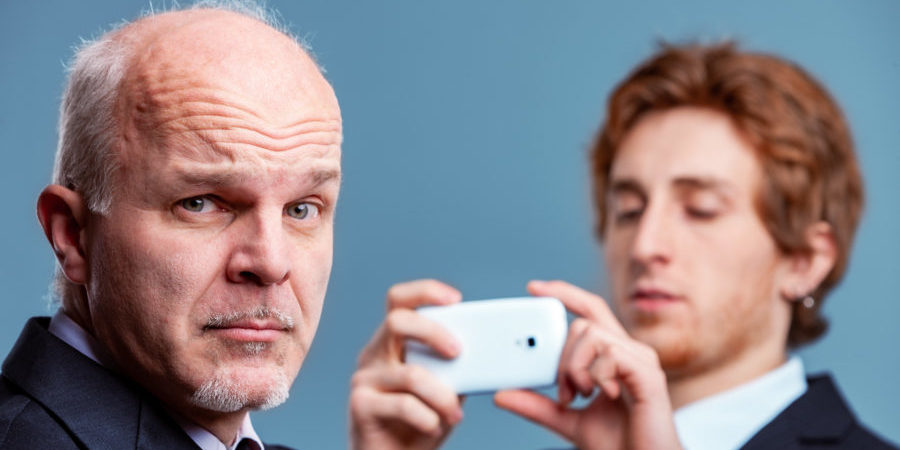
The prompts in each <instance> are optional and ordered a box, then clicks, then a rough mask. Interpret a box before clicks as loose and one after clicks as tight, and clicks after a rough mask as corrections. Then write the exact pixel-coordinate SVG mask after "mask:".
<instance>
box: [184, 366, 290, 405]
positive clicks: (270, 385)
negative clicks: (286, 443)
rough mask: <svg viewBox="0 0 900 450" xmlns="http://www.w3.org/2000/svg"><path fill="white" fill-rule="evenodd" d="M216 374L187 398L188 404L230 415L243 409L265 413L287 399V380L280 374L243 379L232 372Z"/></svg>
mask: <svg viewBox="0 0 900 450" xmlns="http://www.w3.org/2000/svg"><path fill="white" fill-rule="evenodd" d="M222 372H224V373H221V372H217V373H216V374H215V376H214V377H213V378H211V379H209V380H207V381H206V382H204V383H203V384H202V385H201V386H200V387H199V388H198V389H197V390H196V391H194V394H193V395H192V396H191V403H192V404H193V405H194V406H197V407H199V408H202V409H205V410H209V411H215V412H221V413H233V412H238V411H241V410H245V409H251V410H266V409H271V408H274V407H276V406H278V405H280V404H282V403H284V402H285V401H286V400H287V399H288V396H289V395H290V389H291V377H288V376H287V374H285V373H284V371H282V370H277V371H273V372H272V373H271V374H269V375H268V377H263V378H260V377H255V376H254V377H253V378H252V379H249V380H248V379H247V378H249V377H247V374H246V373H244V374H241V373H235V372H234V371H222Z"/></svg>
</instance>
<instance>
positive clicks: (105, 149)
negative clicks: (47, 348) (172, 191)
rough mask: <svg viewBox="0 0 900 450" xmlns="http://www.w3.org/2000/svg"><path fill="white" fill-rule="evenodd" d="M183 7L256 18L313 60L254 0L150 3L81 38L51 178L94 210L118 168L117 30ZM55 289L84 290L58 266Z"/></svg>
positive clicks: (105, 206)
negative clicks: (161, 6) (135, 13)
mask: <svg viewBox="0 0 900 450" xmlns="http://www.w3.org/2000/svg"><path fill="white" fill-rule="evenodd" d="M184 9H218V10H224V11H231V12H235V13H238V14H242V15H245V16H248V17H250V18H253V19H256V20H258V21H260V22H263V23H265V24H266V25H268V26H270V27H272V28H273V29H275V30H277V31H279V32H281V33H282V34H284V35H286V36H288V37H290V38H291V39H293V40H294V42H296V43H297V44H298V45H299V46H300V47H301V48H303V49H304V50H306V52H307V53H308V54H309V55H310V57H312V58H313V60H314V61H315V58H314V57H313V56H312V52H311V51H310V47H309V46H308V45H307V44H306V42H304V41H303V40H301V39H299V38H297V37H296V36H295V35H293V34H292V33H290V32H289V31H288V30H287V28H286V27H285V26H284V25H282V23H281V20H280V16H279V14H278V13H277V12H275V11H273V10H270V9H268V8H266V7H265V6H264V5H263V4H262V3H260V2H257V1H255V0H199V1H197V2H195V3H193V4H191V5H190V6H187V7H184V8H182V7H179V6H177V5H175V6H173V7H171V8H165V9H156V8H154V7H153V6H152V4H151V6H150V7H149V9H148V10H146V11H145V12H144V13H143V14H141V16H140V17H138V18H137V19H135V20H134V21H124V22H122V23H119V24H117V25H115V26H114V27H113V28H112V29H110V30H108V31H106V32H105V33H103V34H102V35H100V36H99V37H97V38H96V39H92V40H85V41H83V42H82V43H81V45H80V46H78V48H77V49H76V50H75V54H74V56H73V58H72V61H71V63H70V65H69V68H68V72H69V74H68V79H67V82H66V88H65V91H64V93H63V98H62V103H61V104H60V109H59V126H58V129H59V142H58V145H57V150H56V161H55V163H54V167H53V183H54V184H59V185H62V186H65V187H67V188H69V189H72V190H74V191H76V192H78V193H79V194H81V195H82V197H83V198H84V202H85V204H86V205H87V207H88V209H90V211H91V212H92V213H94V214H100V215H103V214H106V213H107V212H108V211H109V207H110V203H111V202H112V196H113V189H114V186H113V178H114V175H115V173H116V171H117V169H118V157H117V156H118V155H117V154H116V148H117V138H118V136H119V135H120V133H119V118H118V117H116V107H115V105H116V101H117V98H118V95H119V91H120V88H121V84H122V80H123V78H124V76H125V72H126V70H127V67H126V64H127V63H128V60H129V57H130V53H129V50H130V43H129V42H127V40H125V39H116V38H115V37H116V34H117V32H118V31H120V30H122V29H123V28H125V27H127V26H128V25H130V24H132V23H134V22H137V21H140V20H141V19H145V18H147V17H152V16H155V15H158V14H162V13H165V12H170V11H177V10H184ZM320 70H321V68H320ZM53 291H54V293H55V296H54V297H55V298H54V299H53V300H54V302H55V301H59V300H65V299H66V298H71V296H72V295H83V294H82V293H81V290H80V289H78V286H76V285H74V284H73V283H71V282H70V281H69V280H67V279H66V277H65V275H63V273H62V271H61V270H60V269H59V267H57V270H56V275H55V280H54V283H53Z"/></svg>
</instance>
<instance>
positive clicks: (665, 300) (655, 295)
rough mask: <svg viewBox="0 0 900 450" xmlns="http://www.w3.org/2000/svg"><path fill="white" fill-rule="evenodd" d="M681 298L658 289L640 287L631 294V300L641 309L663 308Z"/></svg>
mask: <svg viewBox="0 0 900 450" xmlns="http://www.w3.org/2000/svg"><path fill="white" fill-rule="evenodd" d="M679 300H681V297H680V296H678V295H675V294H672V293H670V292H667V291H663V290H658V289H638V290H635V291H634V292H633V293H632V294H631V301H632V302H633V303H635V305H636V306H637V307H639V308H641V309H656V308H663V307H665V306H667V305H670V304H673V303H675V302H678V301H679Z"/></svg>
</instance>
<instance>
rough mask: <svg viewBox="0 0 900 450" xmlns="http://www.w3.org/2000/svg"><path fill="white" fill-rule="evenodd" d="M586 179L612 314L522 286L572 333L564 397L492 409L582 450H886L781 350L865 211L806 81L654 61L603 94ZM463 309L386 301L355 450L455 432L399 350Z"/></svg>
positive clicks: (448, 402)
mask: <svg viewBox="0 0 900 450" xmlns="http://www.w3.org/2000/svg"><path fill="white" fill-rule="evenodd" d="M593 178H594V187H595V200H596V205H597V213H598V232H599V233H598V234H599V236H600V237H601V240H602V241H603V243H604V251H605V258H606V266H607V267H608V268H609V272H610V277H609V279H610V282H611V285H612V286H611V287H612V297H613V298H612V299H611V303H612V304H613V305H614V306H615V309H616V311H617V313H618V314H617V316H614V315H613V313H612V312H611V311H610V310H609V309H608V308H607V306H606V302H605V301H604V300H603V299H602V298H600V297H597V296H596V295H594V294H591V293H589V292H586V291H583V290H581V289H579V288H576V287H574V286H572V285H569V284H567V283H564V282H561V281H554V282H539V281H532V282H531V283H529V285H528V289H529V291H530V292H531V293H532V294H534V295H541V296H553V297H557V298H559V299H560V300H561V301H562V302H563V303H564V304H565V305H566V306H567V308H568V309H569V310H570V311H572V312H573V313H575V314H576V315H578V316H580V318H579V319H577V320H576V321H574V322H573V323H572V325H571V326H570V330H569V337H568V340H567V343H566V346H565V348H564V350H563V356H562V358H561V361H560V366H559V378H558V382H559V398H558V400H557V401H553V400H551V399H548V398H545V397H543V396H540V395H538V394H535V393H532V392H527V391H508V392H500V393H498V394H497V395H496V397H495V401H496V403H497V404H498V405H499V406H500V407H502V408H505V409H507V410H510V411H512V412H514V413H517V414H520V415H522V416H523V417H526V418H528V419H530V420H532V421H534V422H536V423H538V424H540V425H542V426H545V427H547V428H549V429H551V430H553V431H555V432H557V433H559V434H560V435H562V436H563V437H565V438H566V439H568V440H570V441H571V442H573V443H574V444H575V445H577V446H578V447H579V448H586V449H595V448H623V447H627V448H642V449H661V448H678V447H679V446H684V447H686V448H690V449H698V448H711V449H713V448H714V449H728V448H772V447H779V448H810V447H815V448H881V447H889V446H888V444H886V443H885V442H883V441H881V440H880V439H879V438H877V437H876V436H874V435H873V434H872V433H871V432H869V431H867V430H866V429H865V428H864V427H862V426H861V425H860V424H859V423H858V422H857V421H856V419H855V418H854V416H853V414H852V413H851V412H850V410H849V408H848V407H847V405H846V404H845V403H844V401H843V400H842V398H841V396H840V394H839V393H838V392H837V390H836V387H835V386H834V384H833V382H832V381H831V380H830V378H829V377H827V376H820V377H813V378H808V379H807V378H805V375H804V370H803V365H802V362H801V361H800V360H799V359H798V358H796V357H790V356H789V354H788V351H789V350H790V349H791V348H794V347H796V346H799V345H802V344H806V343H809V342H811V341H813V340H814V339H816V338H818V337H819V336H821V335H822V333H823V332H824V331H825V322H824V320H823V319H822V318H821V317H820V315H819V311H820V308H821V305H822V303H823V301H824V300H825V297H826V295H827V293H828V292H829V290H830V289H831V288H832V287H833V286H834V285H835V284H836V283H837V282H838V281H839V279H840V278H841V276H842V275H843V273H844V270H845V268H846V265H847V258H848V257H849V254H850V247H851V241H852V238H853V234H854V231H855V229H856V226H857V223H858V221H859V217H860V213H861V210H862V204H863V189H862V180H861V177H860V174H859V169H858V166H857V163H856V158H855V156H854V152H853V145H852V142H851V139H850V132H849V129H848V127H847V125H846V123H845V121H844V119H843V117H842V115H841V112H840V109H839V108H838V106H837V105H836V104H835V102H834V101H833V100H832V99H831V98H830V97H829V96H828V94H827V93H826V91H825V90H824V89H823V88H822V87H821V86H820V85H819V84H818V83H817V82H816V81H815V80H813V79H812V77H810V76H809V75H807V74H806V73H805V72H804V71H803V70H802V69H800V68H798V67H797V66H795V65H793V64H791V63H789V62H787V61H784V60H782V59H779V58H777V57H773V56H768V55H761V54H753V53H746V52H741V51H738V50H737V49H736V48H735V47H734V46H733V45H730V44H724V45H715V46H708V47H707V46H684V47H677V46H676V47H665V48H663V49H662V50H661V51H660V52H659V53H658V54H656V55H654V56H653V57H652V58H650V59H649V60H648V61H646V62H645V63H643V64H642V65H641V66H640V67H638V68H637V69H636V70H635V71H634V72H633V73H632V74H630V75H629V76H628V77H627V78H626V79H625V80H624V81H623V82H622V83H621V84H620V85H619V86H618V87H617V88H616V90H615V92H614V93H613V95H612V97H611V99H610V102H609V108H608V111H607V118H606V122H605V123H604V124H603V126H602V128H601V131H600V135H599V138H598V140H597V142H596V144H595V147H594V149H593ZM459 299H460V294H459V292H457V291H456V290H455V289H453V288H452V287H450V286H447V285H444V284H442V283H439V282H436V281H416V282H411V283H404V284H400V285H397V286H394V287H393V288H392V289H391V290H390V291H389V292H388V307H389V312H388V316H387V319H386V320H385V322H384V325H383V326H382V327H381V328H380V329H379V330H378V331H377V332H376V335H375V337H374V338H373V340H372V341H371V342H370V344H369V346H368V347H367V348H366V349H365V350H364V351H363V354H362V356H361V358H360V367H359V370H358V372H357V374H356V376H355V377H354V385H353V393H352V395H351V405H350V409H351V417H352V419H353V431H354V439H355V442H356V443H357V444H358V445H359V446H360V447H365V448H433V447H435V446H436V445H438V444H439V443H440V442H441V440H442V439H443V438H444V437H445V436H446V435H447V434H448V433H449V432H450V430H451V429H452V427H453V425H454V424H456V423H457V422H458V421H459V420H460V419H461V417H462V415H461V410H460V404H459V400H458V399H457V397H456V396H455V395H453V392H450V391H449V390H448V389H447V388H446V387H445V386H442V385H441V384H440V383H439V382H437V381H435V380H434V378H433V377H432V376H431V375H430V374H428V373H427V372H425V371H423V370H421V369H419V368H416V367H412V366H406V365H404V364H403V363H402V358H403V355H402V350H401V349H402V347H401V343H402V340H403V339H417V340H420V341H422V342H424V343H426V344H428V345H430V346H432V347H434V348H435V349H436V350H437V351H438V352H440V353H442V354H444V355H445V356H447V357H453V356H454V355H456V354H457V353H458V352H459V349H458V347H457V346H456V345H455V343H454V341H453V338H452V336H450V335H449V334H448V333H447V332H446V331H445V330H442V329H440V328H439V327H436V326H433V325H432V324H430V323H429V322H428V321H427V320H425V319H424V318H422V317H421V316H418V315H417V314H416V313H415V312H414V310H413V308H415V307H417V306H420V305H425V304H447V303H452V302H456V301H459ZM598 387H599V388H600V394H599V395H597V397H596V398H595V399H594V400H593V401H592V402H591V403H590V405H589V406H587V407H585V408H583V409H572V408H570V407H569V406H568V404H569V403H570V402H571V401H572V399H573V398H574V397H575V396H576V395H578V394H581V395H590V394H591V393H593V392H594V391H595V390H596V388H598ZM673 411H674V413H673Z"/></svg>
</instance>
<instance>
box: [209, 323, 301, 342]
mask: <svg viewBox="0 0 900 450" xmlns="http://www.w3.org/2000/svg"><path fill="white" fill-rule="evenodd" d="M290 328H291V327H289V326H286V325H285V324H283V323H281V322H280V321H278V320H274V319H270V320H258V319H244V320H236V321H232V322H228V323H225V324H217V325H213V326H207V327H206V328H204V330H205V331H210V332H213V333H215V335H216V336H219V337H222V338H226V339H232V340H236V341H244V342H274V341H275V340H277V339H278V338H279V337H281V336H282V334H283V333H286V332H288V331H290Z"/></svg>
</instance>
